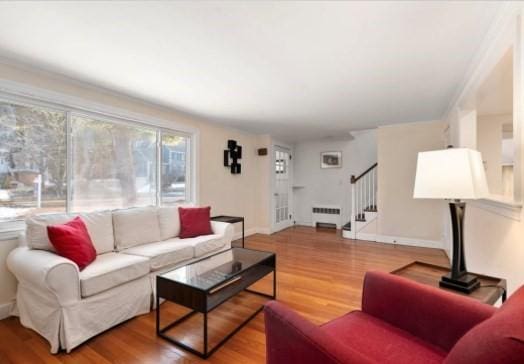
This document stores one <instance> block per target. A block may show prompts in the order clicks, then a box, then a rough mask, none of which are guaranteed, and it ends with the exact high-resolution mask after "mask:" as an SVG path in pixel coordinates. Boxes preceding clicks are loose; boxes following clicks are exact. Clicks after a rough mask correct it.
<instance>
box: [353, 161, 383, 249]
mask: <svg viewBox="0 0 524 364" xmlns="http://www.w3.org/2000/svg"><path fill="white" fill-rule="evenodd" d="M377 166H378V163H375V164H373V165H372V166H371V167H369V168H368V169H366V170H365V171H364V172H362V173H361V174H360V175H359V176H357V177H355V175H352V176H351V235H352V238H353V239H356V237H357V221H363V220H364V217H365V212H366V211H376V210H377Z"/></svg>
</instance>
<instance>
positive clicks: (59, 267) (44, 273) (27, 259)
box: [7, 247, 80, 306]
mask: <svg viewBox="0 0 524 364" xmlns="http://www.w3.org/2000/svg"><path fill="white" fill-rule="evenodd" d="M7 267H8V268H9V270H10V271H11V272H12V273H13V274H14V275H15V277H16V278H17V280H18V282H19V283H21V284H25V285H28V286H29V287H31V288H32V289H36V290H39V291H41V292H44V293H49V294H51V295H53V296H55V297H56V299H57V301H58V302H59V303H60V305H62V306H65V305H68V304H70V303H74V302H77V301H78V300H80V278H79V274H78V273H79V272H78V266H77V265H76V264H75V263H73V262H72V261H71V260H69V259H66V258H64V257H61V256H59V255H57V254H54V253H52V252H49V251H46V250H32V249H29V248H28V247H18V248H16V249H14V250H13V251H11V253H9V256H8V257H7Z"/></svg>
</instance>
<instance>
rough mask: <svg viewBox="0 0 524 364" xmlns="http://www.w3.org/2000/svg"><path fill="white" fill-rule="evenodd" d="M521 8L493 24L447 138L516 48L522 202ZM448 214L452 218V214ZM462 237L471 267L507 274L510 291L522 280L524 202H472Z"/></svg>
mask: <svg viewBox="0 0 524 364" xmlns="http://www.w3.org/2000/svg"><path fill="white" fill-rule="evenodd" d="M521 9H522V4H521V3H517V2H515V3H512V4H511V5H510V6H509V7H507V11H505V12H504V13H502V14H501V18H500V19H499V21H498V22H494V23H493V27H492V28H491V29H490V30H489V31H488V33H487V35H486V38H485V41H484V42H483V44H481V45H480V46H479V50H480V52H479V54H478V55H477V57H475V58H474V61H473V63H472V64H471V67H470V69H469V72H468V74H467V75H466V76H467V77H465V79H464V87H463V89H462V90H460V92H459V94H458V95H459V96H458V97H457V99H456V100H455V101H454V102H453V104H452V105H450V112H449V113H448V115H447V117H446V121H447V123H449V125H450V126H451V128H450V135H449V140H455V141H457V140H459V139H460V138H458V136H459V135H458V134H459V125H458V118H457V110H459V109H460V108H461V107H463V105H465V104H466V103H468V100H469V99H471V98H472V95H475V94H476V93H477V91H478V89H479V87H480V85H481V84H482V82H483V81H484V80H485V79H486V77H489V75H490V73H491V72H492V70H493V69H494V67H495V66H496V65H497V64H498V63H499V61H500V60H501V58H502V57H504V55H505V54H507V50H508V49H509V47H513V55H514V57H515V58H514V63H513V103H512V106H513V107H512V109H513V133H514V142H515V154H514V156H515V167H514V173H515V181H516V184H515V201H519V200H520V196H522V192H524V189H523V186H522V184H521V181H522V178H523V177H524V176H523V169H522V165H521V163H522V161H523V160H524V159H523V153H524V149H523V146H524V134H523V133H522V132H521V130H522V125H523V123H524V112H523V111H524V109H523V107H524V106H523V105H524V72H523V70H524V23H523V22H522V18H521V17H522V15H520V14H522V10H521ZM498 96H500V94H499V95H498ZM503 99H508V98H507V97H504V98H503ZM500 102H501V98H500V97H497V99H496V105H494V103H493V104H491V107H490V110H491V109H492V108H493V107H494V106H497V107H499V106H501V104H500ZM503 102H504V101H503ZM478 106H480V105H478ZM502 106H504V105H502ZM468 107H469V105H468ZM505 109H507V107H506V108H504V109H503V110H504V111H506V110H505ZM455 145H456V144H455ZM458 146H461V145H458ZM447 217H448V221H449V215H448V216H447ZM448 224H449V223H448ZM464 240H465V254H466V261H467V267H468V270H469V271H471V272H476V273H481V274H487V275H493V276H498V277H502V278H505V279H506V280H507V283H508V290H509V292H510V293H511V292H513V291H515V289H517V288H518V287H520V286H521V285H523V284H524V264H523V262H524V213H523V210H522V207H521V205H520V206H519V204H508V203H502V202H500V201H498V202H497V201H492V200H480V201H468V202H467V204H466V213H465V221H464ZM447 245H448V249H449V247H450V245H451V241H450V240H448V241H447Z"/></svg>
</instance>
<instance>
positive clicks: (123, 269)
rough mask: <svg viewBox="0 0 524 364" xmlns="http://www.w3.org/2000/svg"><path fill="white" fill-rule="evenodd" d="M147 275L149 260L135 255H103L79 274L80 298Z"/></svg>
mask: <svg viewBox="0 0 524 364" xmlns="http://www.w3.org/2000/svg"><path fill="white" fill-rule="evenodd" d="M146 274H149V259H148V258H145V257H139V256H136V255H128V254H120V253H105V254H100V255H99V256H97V257H96V259H95V261H94V262H93V263H91V264H90V265H89V266H87V267H86V268H85V269H84V270H83V271H82V272H80V291H81V293H82V297H84V298H85V297H89V296H93V295H95V294H97V293H100V292H103V291H105V290H108V289H110V288H113V287H116V286H119V285H121V284H123V283H126V282H129V281H132V280H134V279H137V278H140V277H142V276H144V275H146Z"/></svg>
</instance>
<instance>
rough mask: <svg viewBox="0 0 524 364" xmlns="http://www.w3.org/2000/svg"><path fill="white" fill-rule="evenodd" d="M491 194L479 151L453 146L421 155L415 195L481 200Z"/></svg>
mask: <svg viewBox="0 0 524 364" xmlns="http://www.w3.org/2000/svg"><path fill="white" fill-rule="evenodd" d="M488 194H489V192H488V184H487V181H486V174H485V172H484V165H483V164H482V156H481V154H480V152H478V151H476V150H472V149H467V148H451V149H444V150H435V151H431V152H420V153H419V154H418V160H417V173H416V177H415V190H414V192H413V197H414V198H435V199H457V200H458V199H479V198H485V197H487V196H488Z"/></svg>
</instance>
